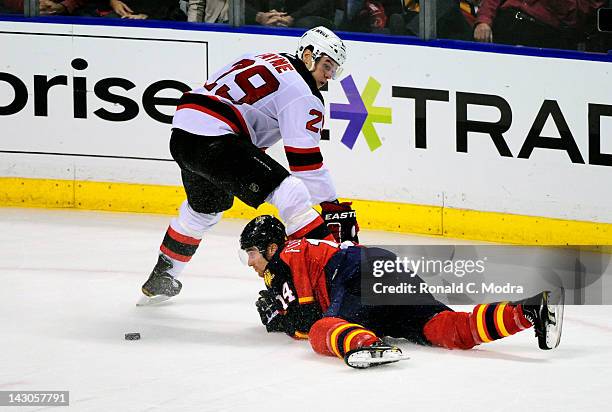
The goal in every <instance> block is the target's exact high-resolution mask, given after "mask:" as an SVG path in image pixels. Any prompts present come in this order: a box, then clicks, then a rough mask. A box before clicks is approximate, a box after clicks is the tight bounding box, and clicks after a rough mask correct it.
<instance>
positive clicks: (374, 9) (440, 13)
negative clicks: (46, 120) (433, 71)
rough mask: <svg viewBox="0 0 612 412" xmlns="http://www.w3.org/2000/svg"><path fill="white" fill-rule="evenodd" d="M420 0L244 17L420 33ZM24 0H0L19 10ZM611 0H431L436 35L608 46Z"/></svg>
mask: <svg viewBox="0 0 612 412" xmlns="http://www.w3.org/2000/svg"><path fill="white" fill-rule="evenodd" d="M419 1H424V0H245V16H244V17H245V23H246V24H249V25H262V26H270V27H299V28H312V27H315V26H326V27H328V28H330V29H334V30H341V31H353V32H367V33H379V34H390V35H405V36H417V35H418V34H419V13H420V4H419ZM229 5H230V0H63V1H60V0H40V14H41V15H74V16H95V17H102V18H124V19H156V20H176V21H189V22H204V23H228V21H229ZM23 7H24V0H0V13H23ZM601 7H612V0H437V2H436V19H437V20H436V26H437V38H440V39H453V40H465V41H478V42H493V43H498V44H510V45H522V46H531V47H545V48H556V49H567V50H583V51H594V52H607V51H608V50H612V34H610V33H601V32H599V31H598V30H597V24H596V14H597V9H598V8H601Z"/></svg>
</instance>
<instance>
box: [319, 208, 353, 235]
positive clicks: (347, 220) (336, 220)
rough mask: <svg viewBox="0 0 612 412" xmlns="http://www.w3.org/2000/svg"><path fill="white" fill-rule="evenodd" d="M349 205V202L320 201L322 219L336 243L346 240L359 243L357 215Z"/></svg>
mask: <svg viewBox="0 0 612 412" xmlns="http://www.w3.org/2000/svg"><path fill="white" fill-rule="evenodd" d="M351 205H352V203H351V202H342V203H338V201H336V202H323V203H321V215H323V220H324V221H325V224H326V225H327V227H328V228H329V231H330V232H331V234H332V236H333V237H334V239H336V242H338V243H342V242H344V241H347V240H350V241H352V242H355V243H359V237H358V236H357V234H358V233H359V225H358V224H357V215H356V214H355V211H354V210H353V208H352V207H351Z"/></svg>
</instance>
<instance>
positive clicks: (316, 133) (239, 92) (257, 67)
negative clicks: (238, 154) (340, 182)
mask: <svg viewBox="0 0 612 412" xmlns="http://www.w3.org/2000/svg"><path fill="white" fill-rule="evenodd" d="M324 113H325V108H324V106H323V96H321V93H320V92H319V90H318V89H317V87H316V84H315V81H314V79H313V77H312V75H311V74H310V72H309V71H308V70H307V69H306V66H305V65H304V63H303V62H302V61H301V60H298V59H296V58H295V57H294V56H290V55H287V54H276V53H263V54H246V55H243V56H241V57H240V58H238V59H237V60H236V61H235V62H232V63H231V64H229V65H227V66H226V67H224V68H222V69H221V70H219V71H218V72H216V73H214V74H213V75H212V76H211V77H210V78H209V79H208V80H207V82H206V84H205V85H204V86H203V87H201V88H198V89H194V90H192V91H190V92H188V93H185V94H184V95H183V97H182V98H181V100H180V102H179V104H178V106H177V110H176V113H175V114H174V119H173V122H172V127H173V129H174V128H176V129H181V130H184V131H186V132H188V133H192V134H196V135H202V136H221V135H226V134H235V135H237V136H238V137H242V138H248V139H250V141H251V142H252V143H253V144H254V145H255V146H257V147H259V148H262V149H266V148H268V147H270V146H272V145H273V144H275V143H276V142H278V141H279V140H281V139H282V140H283V145H284V148H285V153H286V155H287V160H288V162H289V169H290V170H291V173H292V174H293V175H294V176H296V177H297V178H299V179H301V180H302V181H303V182H304V184H305V185H306V187H307V188H308V191H309V192H310V195H311V198H312V202H313V204H317V203H321V202H323V201H329V200H334V199H336V197H337V196H336V190H335V187H334V184H333V182H332V180H331V176H330V174H329V171H328V170H327V168H326V167H325V166H324V165H323V157H322V155H321V151H320V149H319V142H320V139H321V130H322V129H323V124H324Z"/></svg>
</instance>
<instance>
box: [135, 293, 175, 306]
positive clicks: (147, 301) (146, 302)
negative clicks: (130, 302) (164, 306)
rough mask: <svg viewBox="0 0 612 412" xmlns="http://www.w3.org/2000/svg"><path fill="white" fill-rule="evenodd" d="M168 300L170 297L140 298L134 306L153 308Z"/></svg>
mask: <svg viewBox="0 0 612 412" xmlns="http://www.w3.org/2000/svg"><path fill="white" fill-rule="evenodd" d="M168 299H170V296H166V295H155V296H150V297H149V296H141V297H140V299H139V300H138V302H136V306H153V305H157V304H159V303H162V302H165V301H167V300H168Z"/></svg>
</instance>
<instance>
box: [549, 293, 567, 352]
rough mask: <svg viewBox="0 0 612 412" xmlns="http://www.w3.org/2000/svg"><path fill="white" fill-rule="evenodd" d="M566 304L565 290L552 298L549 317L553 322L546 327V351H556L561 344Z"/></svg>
mask: <svg viewBox="0 0 612 412" xmlns="http://www.w3.org/2000/svg"><path fill="white" fill-rule="evenodd" d="M564 303H565V290H564V289H563V288H561V290H560V291H559V292H557V293H556V294H554V295H551V297H550V303H549V306H548V317H549V319H550V320H551V322H549V323H548V324H547V325H546V339H545V341H546V349H554V348H556V347H557V346H559V343H560V342H561V332H562V330H563V312H564V308H565V306H564Z"/></svg>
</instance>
